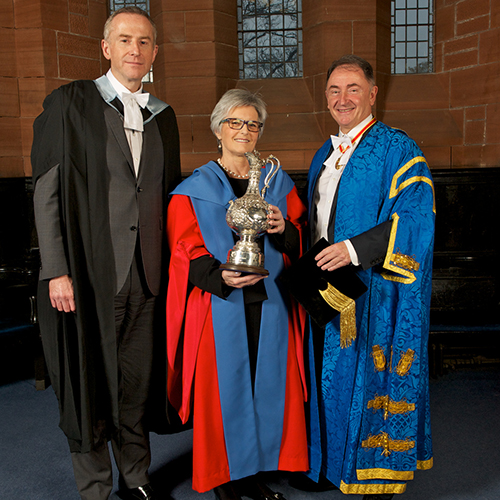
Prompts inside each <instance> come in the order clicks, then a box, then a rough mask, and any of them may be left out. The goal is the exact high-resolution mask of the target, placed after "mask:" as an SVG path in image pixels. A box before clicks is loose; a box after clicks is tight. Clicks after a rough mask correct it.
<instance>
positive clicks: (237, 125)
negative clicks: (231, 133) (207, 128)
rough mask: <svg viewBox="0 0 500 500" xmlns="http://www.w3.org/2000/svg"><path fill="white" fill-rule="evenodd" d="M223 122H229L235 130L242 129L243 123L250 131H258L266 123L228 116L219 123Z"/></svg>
mask: <svg viewBox="0 0 500 500" xmlns="http://www.w3.org/2000/svg"><path fill="white" fill-rule="evenodd" d="M223 123H227V124H228V125H229V128H232V129H233V130H241V129H242V128H243V125H246V126H247V129H248V131H249V132H258V131H259V130H260V129H261V128H262V127H263V126H264V124H263V123H261V122H256V121H254V120H241V119H240V118H226V119H225V120H221V121H220V122H219V125H222V124H223Z"/></svg>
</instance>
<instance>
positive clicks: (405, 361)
mask: <svg viewBox="0 0 500 500" xmlns="http://www.w3.org/2000/svg"><path fill="white" fill-rule="evenodd" d="M414 360H415V351H414V350H413V349H408V350H407V351H406V352H403V353H401V359H400V360H399V363H398V366H396V373H397V374H398V375H399V376H400V377H404V376H405V375H407V374H408V372H409V371H410V368H411V365H412V364H413V361H414Z"/></svg>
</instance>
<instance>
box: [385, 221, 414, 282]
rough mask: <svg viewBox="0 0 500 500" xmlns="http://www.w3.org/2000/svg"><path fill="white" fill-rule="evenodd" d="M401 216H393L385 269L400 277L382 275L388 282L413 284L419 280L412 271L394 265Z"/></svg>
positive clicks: (387, 274)
mask: <svg viewBox="0 0 500 500" xmlns="http://www.w3.org/2000/svg"><path fill="white" fill-rule="evenodd" d="M398 223H399V215H398V214H397V213H394V214H393V215H392V228H391V235H390V236H389V246H388V247H387V254H386V256H385V260H384V268H385V269H387V270H388V271H392V272H394V273H396V274H399V275H400V276H392V275H391V274H389V273H388V272H382V273H381V275H382V277H383V278H384V279H386V280H388V281H397V282H398V283H406V284H410V283H413V282H414V281H415V280H416V279H417V278H415V275H414V274H413V273H412V272H411V271H407V270H405V269H401V268H400V267H397V266H395V265H394V264H392V262H393V261H394V245H395V243H396V233H397V232H398Z"/></svg>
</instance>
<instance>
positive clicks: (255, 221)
mask: <svg viewBox="0 0 500 500" xmlns="http://www.w3.org/2000/svg"><path fill="white" fill-rule="evenodd" d="M245 156H246V157H247V159H248V163H249V164H250V172H249V179H248V187H247V190H246V193H245V194H244V195H243V196H242V197H241V198H238V199H237V200H235V201H232V200H231V201H230V202H229V208H228V210H227V213H226V222H227V225H228V226H229V227H230V228H231V229H232V230H233V231H234V232H235V233H236V234H237V235H238V236H239V237H240V239H239V241H238V242H237V243H236V244H235V245H234V247H233V248H232V249H231V250H229V253H228V255H227V262H226V263H225V264H222V265H221V266H220V268H221V269H227V270H230V271H239V272H242V273H252V274H261V275H263V276H267V275H268V274H269V271H266V269H264V254H263V253H262V252H261V251H260V248H259V245H258V244H257V243H256V241H255V240H256V239H257V238H258V237H259V236H260V235H261V234H263V233H265V232H266V231H267V230H268V229H269V227H270V225H269V222H268V221H267V215H268V214H269V213H271V210H270V209H269V203H267V201H265V200H264V195H265V193H266V190H267V188H268V187H269V183H270V182H271V179H272V178H273V177H274V176H275V175H276V173H277V172H278V170H279V168H280V166H281V165H280V161H279V160H278V159H277V158H276V157H274V156H273V155H269V156H268V157H267V158H266V159H265V160H261V159H260V154H259V152H258V151H256V150H254V151H253V153H245ZM267 163H271V164H272V167H271V169H270V170H269V172H268V174H267V176H266V178H265V180H264V187H263V188H262V190H261V191H260V192H259V181H260V174H261V171H262V167H263V166H264V165H266V164H267Z"/></svg>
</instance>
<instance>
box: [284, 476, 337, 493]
mask: <svg viewBox="0 0 500 500" xmlns="http://www.w3.org/2000/svg"><path fill="white" fill-rule="evenodd" d="M288 484H289V485H290V486H291V487H292V488H295V489H296V490H300V491H310V492H312V493H320V492H321V491H331V490H338V488H337V487H336V486H335V485H334V484H333V483H332V482H330V481H328V479H327V478H326V477H325V476H323V475H322V474H321V475H320V476H319V481H318V482H317V483H316V482H315V481H313V480H312V479H310V478H309V477H307V476H306V475H305V474H301V473H295V474H293V475H292V476H291V477H290V479H289V480H288Z"/></svg>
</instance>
